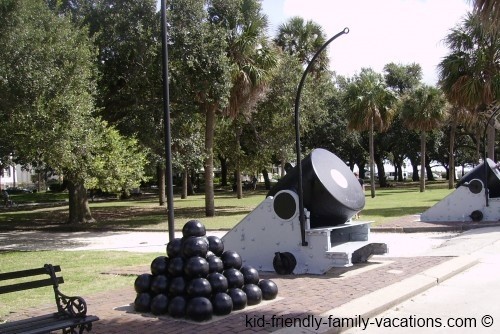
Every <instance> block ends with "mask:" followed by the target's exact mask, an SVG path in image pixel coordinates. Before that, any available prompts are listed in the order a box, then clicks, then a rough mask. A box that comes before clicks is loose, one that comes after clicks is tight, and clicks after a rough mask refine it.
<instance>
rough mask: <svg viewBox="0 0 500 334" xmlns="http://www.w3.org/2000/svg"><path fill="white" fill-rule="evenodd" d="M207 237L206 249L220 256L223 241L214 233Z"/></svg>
mask: <svg viewBox="0 0 500 334" xmlns="http://www.w3.org/2000/svg"><path fill="white" fill-rule="evenodd" d="M207 239H208V250H209V251H211V252H212V253H214V254H215V255H217V256H221V255H222V253H223V252H224V243H223V242H222V239H221V238H219V237H217V236H215V235H210V236H208V237H207Z"/></svg>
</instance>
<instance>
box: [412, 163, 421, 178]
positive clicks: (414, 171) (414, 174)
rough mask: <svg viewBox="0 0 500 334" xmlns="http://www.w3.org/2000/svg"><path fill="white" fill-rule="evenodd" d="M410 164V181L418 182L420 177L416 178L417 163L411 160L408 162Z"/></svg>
mask: <svg viewBox="0 0 500 334" xmlns="http://www.w3.org/2000/svg"><path fill="white" fill-rule="evenodd" d="M410 162H411V169H412V176H411V180H412V181H414V182H416V181H420V177H419V176H418V162H417V161H413V160H410Z"/></svg>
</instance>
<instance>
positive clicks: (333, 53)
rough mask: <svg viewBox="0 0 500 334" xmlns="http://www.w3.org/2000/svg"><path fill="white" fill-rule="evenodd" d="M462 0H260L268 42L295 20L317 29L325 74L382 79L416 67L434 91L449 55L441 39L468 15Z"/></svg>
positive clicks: (465, 2) (468, 7)
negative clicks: (367, 73)
mask: <svg viewBox="0 0 500 334" xmlns="http://www.w3.org/2000/svg"><path fill="white" fill-rule="evenodd" d="M471 6H472V5H471V4H470V2H468V1H466V0H356V1H345V0H263V1H262V7H263V12H264V13H265V14H266V15H268V18H269V23H270V30H269V34H270V35H271V36H273V37H274V36H275V35H276V30H277V28H278V27H279V25H280V24H282V23H284V22H286V21H287V19H289V18H291V17H294V16H300V17H302V18H304V19H305V20H312V21H314V22H315V23H317V24H319V25H320V26H321V27H322V28H323V30H324V32H325V35H326V38H327V39H329V38H331V37H333V36H334V35H335V34H337V33H338V32H340V31H342V30H343V29H344V28H346V27H347V28H348V29H349V33H348V34H346V35H341V36H340V37H338V38H337V39H336V40H334V41H333V42H332V43H331V44H330V45H329V47H328V49H327V50H328V55H329V57H330V69H331V70H333V71H335V72H336V73H338V74H341V75H345V76H352V75H354V74H356V73H359V72H360V70H361V68H363V67H371V68H372V69H374V70H375V71H377V72H380V73H382V70H383V67H384V65H385V64H388V63H391V62H394V63H397V64H403V65H407V64H411V63H417V64H420V66H421V67H422V72H423V81H424V82H425V83H427V84H430V85H435V84H436V83H437V81H438V73H437V70H436V66H437V64H438V63H439V62H440V61H441V59H442V58H443V57H445V56H446V55H447V54H448V49H447V48H446V45H445V44H444V43H443V39H444V38H445V37H446V35H447V34H448V33H449V31H450V29H452V28H454V27H456V26H457V25H458V24H460V23H461V22H462V20H463V17H464V15H465V14H466V13H467V12H468V11H470V9H471Z"/></svg>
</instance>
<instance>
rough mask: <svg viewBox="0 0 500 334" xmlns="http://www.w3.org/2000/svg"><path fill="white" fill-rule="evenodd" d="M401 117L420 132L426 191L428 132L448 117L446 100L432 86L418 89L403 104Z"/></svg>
mask: <svg viewBox="0 0 500 334" xmlns="http://www.w3.org/2000/svg"><path fill="white" fill-rule="evenodd" d="M401 116H402V118H403V120H404V124H405V125H406V126H407V127H408V128H410V129H415V130H418V131H420V191H421V192H424V191H425V153H426V152H425V143H426V138H425V137H426V132H427V131H431V130H433V129H435V128H437V127H438V126H440V125H441V124H442V122H443V121H444V119H445V117H446V99H445V97H444V95H443V94H442V92H441V91H440V90H439V89H437V88H435V87H432V86H427V85H422V86H420V87H418V88H416V89H415V90H414V91H413V92H411V93H410V95H408V96H407V98H406V99H405V100H404V102H403V107H402V109H401Z"/></svg>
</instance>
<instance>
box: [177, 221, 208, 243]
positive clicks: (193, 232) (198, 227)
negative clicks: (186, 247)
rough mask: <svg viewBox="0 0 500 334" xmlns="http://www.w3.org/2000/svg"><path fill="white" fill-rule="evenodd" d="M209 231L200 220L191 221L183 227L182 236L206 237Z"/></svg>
mask: <svg viewBox="0 0 500 334" xmlns="http://www.w3.org/2000/svg"><path fill="white" fill-rule="evenodd" d="M206 233H207V231H206V229H205V225H203V223H202V222H200V221H199V220H196V219H194V220H190V221H188V222H187V223H186V224H184V226H183V227H182V236H183V237H184V238H187V237H204V236H205V235H206Z"/></svg>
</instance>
